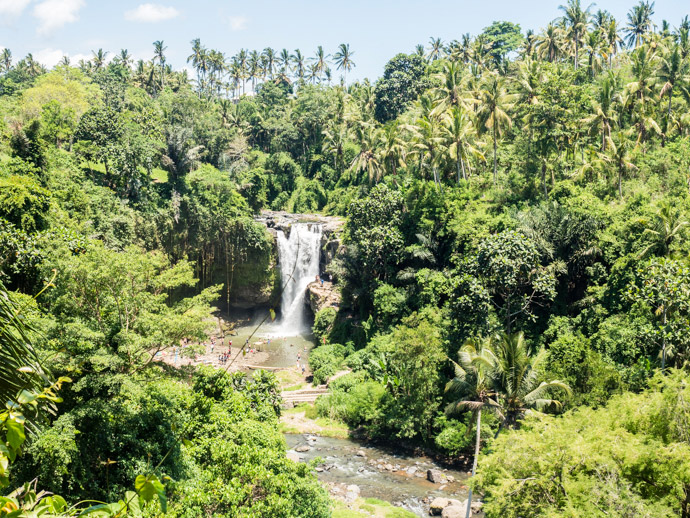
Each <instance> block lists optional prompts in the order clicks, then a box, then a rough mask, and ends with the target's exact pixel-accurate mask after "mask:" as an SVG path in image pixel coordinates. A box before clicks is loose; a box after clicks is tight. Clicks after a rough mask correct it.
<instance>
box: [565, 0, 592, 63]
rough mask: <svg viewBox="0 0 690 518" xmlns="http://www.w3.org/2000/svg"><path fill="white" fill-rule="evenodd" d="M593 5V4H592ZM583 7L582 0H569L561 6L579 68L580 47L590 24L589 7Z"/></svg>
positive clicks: (567, 34) (567, 35)
mask: <svg viewBox="0 0 690 518" xmlns="http://www.w3.org/2000/svg"><path fill="white" fill-rule="evenodd" d="M590 7H591V6H590ZM590 7H587V8H586V9H582V6H581V4H580V0H568V4H567V5H561V6H559V9H561V10H562V11H563V13H564V14H563V21H564V22H565V26H566V28H567V33H566V37H567V38H568V39H569V40H570V41H571V42H572V44H573V47H574V50H575V54H574V65H575V70H577V67H578V63H579V49H580V45H581V43H582V38H583V37H584V35H585V34H586V33H587V26H588V25H589V17H590V15H589V9H590Z"/></svg>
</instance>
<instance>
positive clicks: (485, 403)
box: [445, 338, 503, 518]
mask: <svg viewBox="0 0 690 518" xmlns="http://www.w3.org/2000/svg"><path fill="white" fill-rule="evenodd" d="M451 361H452V360H451ZM496 363H497V362H496V356H495V355H494V352H493V348H492V344H491V338H484V339H478V340H468V341H467V342H466V343H465V345H464V346H463V347H462V349H460V351H459V352H458V362H457V363H456V362H453V366H454V368H455V377H454V378H453V379H452V380H450V381H449V382H448V383H447V384H446V390H445V393H446V396H449V397H450V398H451V399H452V401H451V402H450V403H448V405H447V406H446V409H445V413H446V414H447V415H449V416H452V415H456V414H458V413H461V412H466V411H470V412H472V414H474V415H473V417H475V418H476V419H473V421H476V423H477V424H476V425H475V429H476V431H475V436H476V440H475V445H474V459H473V460H472V476H474V475H475V474H476V473H477V461H478V459H479V447H480V446H481V428H482V411H484V410H486V411H488V412H491V413H493V414H496V415H497V416H498V417H499V419H501V420H503V412H502V409H501V405H500V404H499V403H498V400H497V398H496V395H497V394H496V392H494V390H493V388H492V381H493V376H494V369H495V365H496ZM471 506H472V488H470V490H469V494H468V495H467V511H466V517H467V518H469V516H470V513H471Z"/></svg>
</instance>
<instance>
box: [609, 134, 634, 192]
mask: <svg viewBox="0 0 690 518" xmlns="http://www.w3.org/2000/svg"><path fill="white" fill-rule="evenodd" d="M630 136H631V135H630V130H627V131H623V130H619V131H616V132H614V133H613V134H612V135H611V136H610V137H607V138H606V142H607V145H608V152H607V155H606V161H607V162H608V163H610V164H612V165H613V166H614V168H615V169H616V172H617V174H618V196H619V197H620V199H621V200H622V199H623V176H624V175H625V174H627V173H628V171H631V170H633V169H637V166H635V164H633V163H632V160H631V156H632V152H633V150H634V149H635V148H636V147H637V146H633V145H632V142H631V141H630Z"/></svg>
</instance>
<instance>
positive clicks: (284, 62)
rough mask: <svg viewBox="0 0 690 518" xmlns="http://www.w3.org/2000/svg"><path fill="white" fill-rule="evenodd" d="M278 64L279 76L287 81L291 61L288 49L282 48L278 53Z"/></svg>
mask: <svg viewBox="0 0 690 518" xmlns="http://www.w3.org/2000/svg"><path fill="white" fill-rule="evenodd" d="M277 61H278V65H279V66H280V76H281V78H282V79H284V80H286V81H289V79H290V77H289V76H290V63H291V62H292V56H290V52H288V49H283V50H281V51H280V54H279V55H278V59H277Z"/></svg>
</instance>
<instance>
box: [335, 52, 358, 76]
mask: <svg viewBox="0 0 690 518" xmlns="http://www.w3.org/2000/svg"><path fill="white" fill-rule="evenodd" d="M353 55H354V52H351V51H350V44H349V43H341V44H340V45H339V46H338V52H336V53H335V54H334V55H333V59H334V61H335V64H336V66H337V68H338V70H342V71H343V72H344V74H345V82H347V73H348V72H349V71H350V70H352V68H353V67H355V66H356V65H355V62H354V61H352V56H353Z"/></svg>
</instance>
